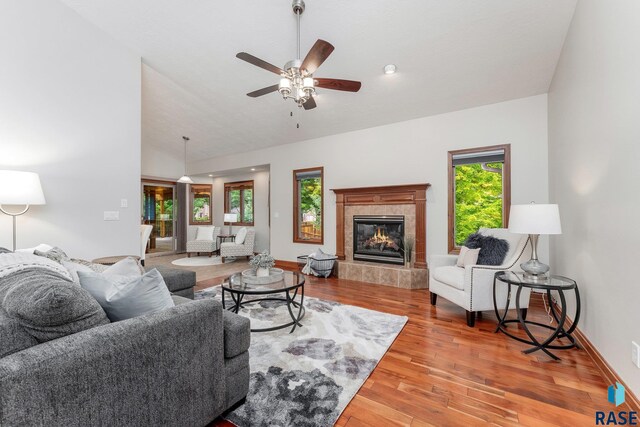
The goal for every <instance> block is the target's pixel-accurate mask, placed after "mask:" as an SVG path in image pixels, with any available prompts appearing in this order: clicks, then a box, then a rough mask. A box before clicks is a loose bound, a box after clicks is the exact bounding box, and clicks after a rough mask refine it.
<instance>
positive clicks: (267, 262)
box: [249, 251, 276, 277]
mask: <svg viewBox="0 0 640 427" xmlns="http://www.w3.org/2000/svg"><path fill="white" fill-rule="evenodd" d="M249 264H250V265H251V267H252V268H253V269H254V270H255V271H256V276H257V277H265V276H268V275H269V270H270V269H271V267H273V266H274V265H276V260H275V259H274V258H273V257H272V256H271V255H269V252H266V251H265V252H261V253H259V254H258V255H255V256H254V257H253V258H251V261H249Z"/></svg>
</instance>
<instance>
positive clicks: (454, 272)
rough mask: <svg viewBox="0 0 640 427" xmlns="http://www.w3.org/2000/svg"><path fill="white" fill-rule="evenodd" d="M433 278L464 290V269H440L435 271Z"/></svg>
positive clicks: (450, 267) (445, 267)
mask: <svg viewBox="0 0 640 427" xmlns="http://www.w3.org/2000/svg"><path fill="white" fill-rule="evenodd" d="M433 278H434V279H436V280H437V281H438V282H442V283H444V284H446V285H449V286H451V287H453V288H456V289H460V290H464V268H460V267H457V266H455V265H447V266H444V267H438V268H436V269H434V270H433Z"/></svg>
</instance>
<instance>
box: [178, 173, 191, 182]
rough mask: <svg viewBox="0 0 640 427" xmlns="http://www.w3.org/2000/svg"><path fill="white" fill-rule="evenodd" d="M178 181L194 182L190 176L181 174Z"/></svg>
mask: <svg viewBox="0 0 640 427" xmlns="http://www.w3.org/2000/svg"><path fill="white" fill-rule="evenodd" d="M178 182H181V183H183V184H193V180H192V179H191V178H189V177H188V176H187V175H183V176H181V177H180V179H179V180H178Z"/></svg>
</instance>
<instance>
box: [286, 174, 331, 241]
mask: <svg viewBox="0 0 640 427" xmlns="http://www.w3.org/2000/svg"><path fill="white" fill-rule="evenodd" d="M323 171H324V169H323V168H321V167H319V168H312V169H298V170H294V171H293V241H294V242H298V243H319V244H322V243H323V235H322V230H323V221H322V216H323V215H324V212H323V208H324V203H323V195H322V187H323V185H324V183H323Z"/></svg>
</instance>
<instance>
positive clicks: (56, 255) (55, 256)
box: [33, 246, 69, 263]
mask: <svg viewBox="0 0 640 427" xmlns="http://www.w3.org/2000/svg"><path fill="white" fill-rule="evenodd" d="M33 254H34V255H38V256H43V257H45V258H49V259H50V260H52V261H55V262H58V263H62V261H63V260H64V261H68V260H69V257H68V256H67V254H66V253H64V251H63V250H62V249H60V248H59V247H57V246H56V247H54V248H53V249H49V250H48V251H46V252H42V251H39V250H38V249H36V250H34V251H33Z"/></svg>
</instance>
